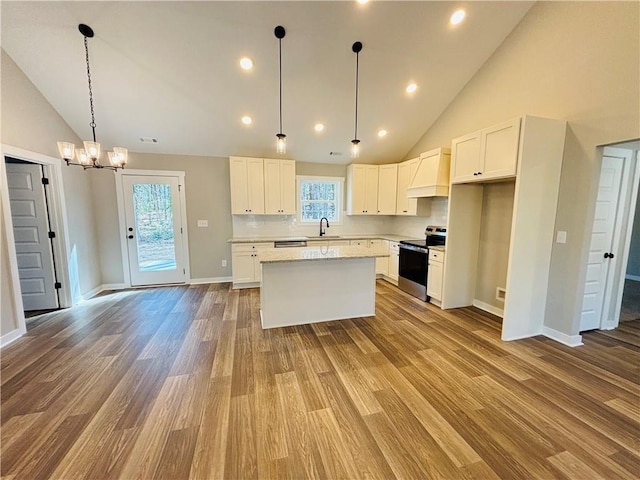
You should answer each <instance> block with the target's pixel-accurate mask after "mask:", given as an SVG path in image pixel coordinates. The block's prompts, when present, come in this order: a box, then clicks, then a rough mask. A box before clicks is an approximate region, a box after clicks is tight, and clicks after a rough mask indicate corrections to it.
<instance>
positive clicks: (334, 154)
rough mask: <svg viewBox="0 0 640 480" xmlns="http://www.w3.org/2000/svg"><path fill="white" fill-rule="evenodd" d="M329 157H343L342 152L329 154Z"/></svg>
mask: <svg viewBox="0 0 640 480" xmlns="http://www.w3.org/2000/svg"><path fill="white" fill-rule="evenodd" d="M329 155H333V156H336V157H339V156H340V155H342V152H329Z"/></svg>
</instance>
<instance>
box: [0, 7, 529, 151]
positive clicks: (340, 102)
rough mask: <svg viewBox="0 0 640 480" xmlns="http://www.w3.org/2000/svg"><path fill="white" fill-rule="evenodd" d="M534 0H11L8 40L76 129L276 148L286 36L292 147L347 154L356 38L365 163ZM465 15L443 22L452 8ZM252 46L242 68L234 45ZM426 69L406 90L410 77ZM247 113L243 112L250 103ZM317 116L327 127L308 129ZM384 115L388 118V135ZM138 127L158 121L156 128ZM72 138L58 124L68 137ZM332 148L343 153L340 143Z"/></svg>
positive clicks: (161, 146)
mask: <svg viewBox="0 0 640 480" xmlns="http://www.w3.org/2000/svg"><path fill="white" fill-rule="evenodd" d="M532 3H533V2H519V1H517V2H502V1H498V2H429V1H425V2H400V1H388V2H383V1H371V2H369V3H367V4H364V5H361V4H359V3H357V2H355V1H332V2H313V1H288V2H268V1H263V2H244V1H239V2H206V1H202V2H82V1H78V2H57V1H56V2H10V1H3V2H2V3H1V8H2V12H1V13H2V17H1V21H2V48H3V49H4V50H5V51H6V52H7V53H8V54H9V56H11V57H12V58H13V60H14V61H15V62H16V63H17V65H18V66H19V67H20V68H21V69H22V70H23V71H24V73H25V74H26V75H27V77H28V78H29V79H30V80H31V81H32V82H33V83H34V84H35V86H36V87H37V88H38V89H39V90H40V92H42V94H43V95H44V97H45V98H46V99H47V100H48V101H49V102H50V103H51V105H53V107H54V108H55V109H56V110H57V111H58V112H59V113H60V115H61V116H62V117H63V118H64V119H65V121H66V122H67V123H68V124H69V125H70V126H71V128H73V130H74V131H75V132H76V133H77V134H78V136H80V138H83V139H88V138H89V137H90V128H89V120H90V117H89V101H88V90H87V78H86V66H85V58H84V46H83V37H82V35H81V34H80V33H79V32H78V28H77V27H78V24H79V23H85V24H88V25H90V26H91V27H92V28H93V30H94V31H95V36H94V37H93V38H92V39H89V53H90V57H91V71H92V80H93V90H94V96H95V109H96V123H97V135H98V141H100V142H102V143H103V144H104V145H105V147H111V146H114V145H117V146H123V147H127V148H129V149H130V150H131V151H137V152H158V153H174V154H190V155H211V156H228V155H242V156H260V157H262V156H264V157H276V153H275V134H276V133H278V41H277V39H276V38H275V36H274V33H273V30H274V28H275V27H276V26H277V25H282V26H284V27H285V29H286V36H285V38H284V39H283V40H282V59H283V67H282V68H283V71H282V75H283V132H284V133H285V134H286V135H287V140H288V147H287V155H286V157H287V158H293V159H296V160H299V161H310V162H323V163H349V162H350V161H351V160H350V158H349V146H350V141H351V139H352V138H353V136H354V96H355V60H356V58H355V54H354V53H353V52H352V51H351V45H352V44H353V42H355V41H361V42H362V43H363V49H362V52H361V53H360V99H359V102H360V105H359V119H358V137H359V139H360V140H361V142H362V143H361V146H362V150H361V156H360V159H359V160H358V161H359V162H361V163H367V162H369V163H381V162H394V161H398V160H400V159H402V158H403V157H404V155H405V154H406V153H407V152H408V151H409V150H410V149H411V147H413V145H415V143H416V142H417V141H418V140H419V139H420V137H421V136H422V135H423V134H424V132H425V131H426V130H427V129H428V128H429V126H430V125H432V123H433V122H434V121H435V120H436V119H437V118H438V116H439V115H440V114H441V113H442V111H443V110H444V109H445V108H446V106H447V105H448V104H449V103H450V102H451V101H452V99H453V98H454V97H455V96H456V95H457V94H458V93H459V91H460V90H461V89H462V88H463V87H464V86H465V84H466V83H467V82H468V81H469V80H470V79H471V77H472V76H473V75H474V74H475V72H477V70H478V69H479V68H480V67H481V66H482V64H483V63H484V62H485V61H486V60H487V59H488V58H489V57H490V56H491V55H492V53H493V52H494V51H495V50H496V48H498V47H499V46H500V44H501V43H502V42H503V40H504V39H505V38H506V36H507V35H508V34H509V33H510V32H511V31H512V30H513V28H514V27H515V26H516V25H517V24H518V22H519V21H520V20H521V19H522V17H523V16H524V15H525V14H526V13H527V11H528V10H529V8H530V7H531V5H532ZM461 7H462V8H464V9H465V10H466V13H467V15H466V18H465V20H464V21H463V22H462V23H461V24H459V25H456V26H453V25H451V24H450V23H449V18H450V16H451V14H452V13H453V12H454V11H455V10H456V9H458V8H461ZM243 56H247V57H250V58H251V59H252V60H253V63H254V67H253V69H252V70H250V71H244V70H242V69H241V68H240V66H239V60H240V58H241V57H243ZM411 82H415V83H416V84H417V85H418V88H417V90H416V91H415V92H414V93H413V94H407V93H406V92H405V88H406V86H407V85H408V84H409V83H411ZM245 115H249V116H251V117H252V118H253V123H252V124H251V125H250V126H245V125H243V124H242V122H241V118H242V117H243V116H245ZM318 122H322V123H324V124H325V126H326V128H325V130H324V131H323V132H322V133H317V132H315V131H314V128H313V127H314V125H315V124H316V123H318ZM380 129H385V130H387V132H388V134H387V135H386V136H385V137H383V138H380V137H378V135H377V133H378V131H379V130H380ZM140 137H156V138H157V139H158V143H157V144H147V143H141V142H140ZM60 140H64V139H60ZM331 152H334V153H335V152H338V153H341V154H342V155H336V154H331Z"/></svg>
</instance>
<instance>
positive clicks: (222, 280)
mask: <svg viewBox="0 0 640 480" xmlns="http://www.w3.org/2000/svg"><path fill="white" fill-rule="evenodd" d="M232 280H233V278H232V277H208V278H192V279H191V280H190V281H189V282H187V283H189V284H190V285H200V284H203V283H227V282H229V283H230V282H231V281H232Z"/></svg>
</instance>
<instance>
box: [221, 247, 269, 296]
mask: <svg viewBox="0 0 640 480" xmlns="http://www.w3.org/2000/svg"><path fill="white" fill-rule="evenodd" d="M265 248H273V243H240V244H234V245H232V246H231V269H232V275H233V286H234V287H236V288H237V287H243V286H247V287H252V286H255V284H256V283H259V282H260V277H261V275H260V272H261V270H260V261H259V259H258V250H259V249H265Z"/></svg>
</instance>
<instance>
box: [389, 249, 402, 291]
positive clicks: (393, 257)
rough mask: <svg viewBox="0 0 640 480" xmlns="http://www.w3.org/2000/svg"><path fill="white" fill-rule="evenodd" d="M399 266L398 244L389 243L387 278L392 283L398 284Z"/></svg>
mask: <svg viewBox="0 0 640 480" xmlns="http://www.w3.org/2000/svg"><path fill="white" fill-rule="evenodd" d="M399 264H400V244H399V243H398V242H389V269H388V273H387V277H388V278H390V279H391V280H393V282H392V283H395V284H396V285H397V284H398V267H399Z"/></svg>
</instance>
